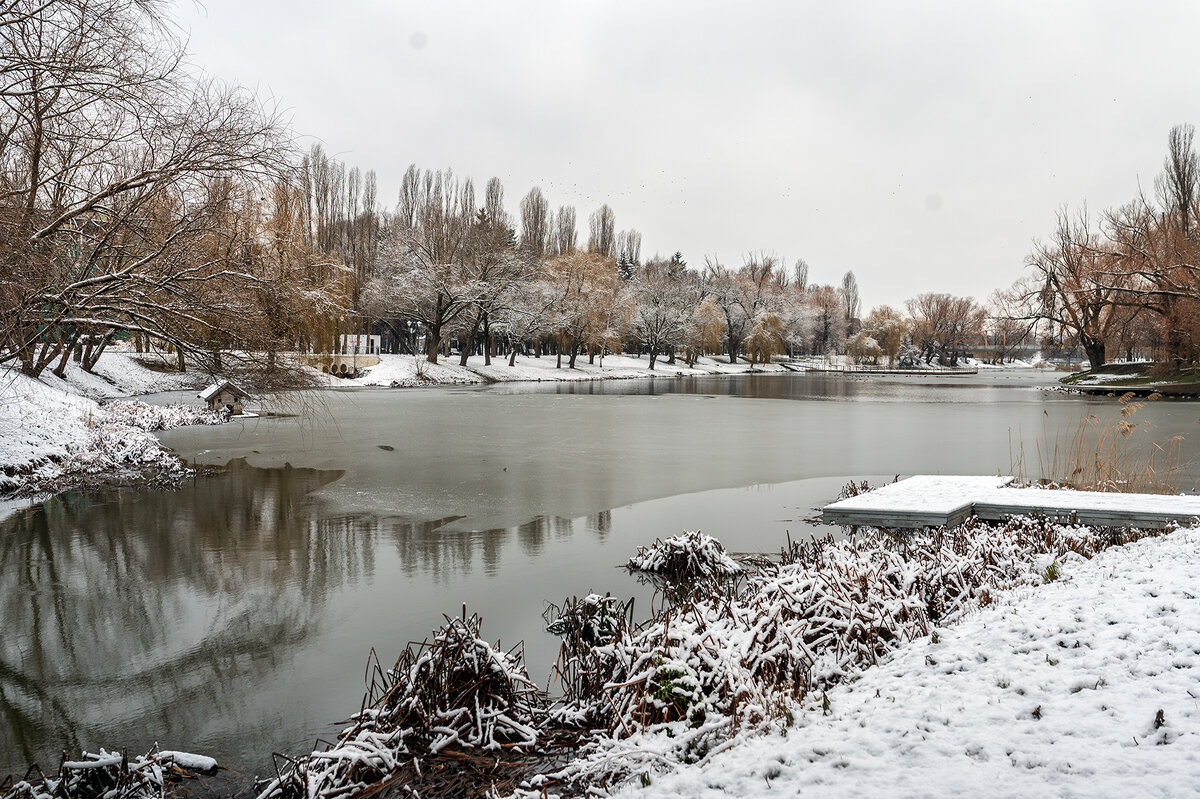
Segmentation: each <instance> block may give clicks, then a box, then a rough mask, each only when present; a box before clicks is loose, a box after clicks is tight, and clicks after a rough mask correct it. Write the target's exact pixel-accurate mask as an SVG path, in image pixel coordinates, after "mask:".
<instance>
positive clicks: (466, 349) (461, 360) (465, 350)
mask: <svg viewBox="0 0 1200 799" xmlns="http://www.w3.org/2000/svg"><path fill="white" fill-rule="evenodd" d="M481 322H482V318H481V316H476V317H475V324H473V325H471V332H470V334H469V335H468V336H467V340H466V341H465V342H463V344H462V352H460V353H459V356H458V365H459V366H466V365H467V358H468V357H470V355H471V350H473V349H475V337H476V336H478V335H479V325H480V323H481Z"/></svg>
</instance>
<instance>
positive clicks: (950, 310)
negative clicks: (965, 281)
mask: <svg viewBox="0 0 1200 799" xmlns="http://www.w3.org/2000/svg"><path fill="white" fill-rule="evenodd" d="M905 305H906V306H907V307H908V313H909V315H910V316H911V317H912V327H911V331H912V338H913V344H914V345H915V346H916V347H918V348H919V349H920V350H921V353H922V357H923V358H924V360H925V362H926V363H932V362H933V360H934V359H935V358H936V359H937V360H938V362H939V363H941V364H943V365H946V366H957V365H958V359H959V357H961V355H962V354H963V352H964V351H965V349H966V346H967V343H968V342H969V341H970V340H971V339H973V338H975V337H977V336H978V335H979V333H980V331H981V330H982V327H983V320H984V311H983V309H982V308H980V307H979V305H978V303H976V302H975V300H974V299H973V298H971V297H954V296H952V295H950V294H940V293H934V292H926V293H924V294H918V295H917V296H916V297H913V298H912V299H909V300H906V301H905Z"/></svg>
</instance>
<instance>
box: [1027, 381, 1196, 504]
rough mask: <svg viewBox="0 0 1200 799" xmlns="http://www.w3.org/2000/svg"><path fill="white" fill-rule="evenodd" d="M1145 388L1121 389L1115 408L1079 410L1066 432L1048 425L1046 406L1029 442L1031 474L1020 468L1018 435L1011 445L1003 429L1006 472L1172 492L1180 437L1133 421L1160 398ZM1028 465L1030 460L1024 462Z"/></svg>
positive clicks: (1048, 480) (1057, 483)
mask: <svg viewBox="0 0 1200 799" xmlns="http://www.w3.org/2000/svg"><path fill="white" fill-rule="evenodd" d="M1160 396H1161V395H1159V394H1151V395H1150V396H1149V397H1147V398H1146V399H1145V400H1136V399H1135V398H1134V395H1133V394H1132V393H1126V394H1124V395H1122V396H1121V397H1120V398H1119V400H1118V403H1119V404H1118V406H1117V407H1116V409H1115V410H1116V412H1115V413H1111V412H1110V413H1105V414H1104V415H1101V412H1095V413H1093V412H1091V409H1090V408H1089V410H1087V411H1085V412H1084V413H1083V414H1082V415H1081V416H1080V419H1079V422H1078V423H1077V424H1076V425H1075V427H1074V429H1072V430H1070V431H1068V432H1067V433H1061V432H1055V433H1054V434H1053V435H1051V433H1050V430H1049V428H1048V421H1047V420H1048V418H1049V412H1048V411H1043V412H1042V413H1043V418H1042V435H1041V438H1039V439H1037V440H1036V441H1035V442H1034V457H1035V459H1036V466H1037V474H1036V477H1033V476H1030V475H1028V474H1027V473H1026V468H1027V457H1026V451H1025V442H1024V439H1022V440H1021V441H1019V442H1018V443H1017V445H1016V449H1015V450H1014V445H1013V440H1012V433H1011V431H1010V432H1009V469H1010V473H1011V474H1012V475H1013V476H1014V477H1016V478H1017V479H1018V480H1020V481H1022V482H1030V481H1036V482H1038V483H1040V484H1042V485H1045V486H1048V487H1051V488H1074V489H1079V490H1085V491H1106V492H1120V493H1143V494H1177V493H1179V482H1180V478H1181V476H1182V474H1183V473H1184V470H1185V469H1186V467H1187V466H1189V465H1190V464H1189V463H1186V462H1184V461H1183V460H1182V446H1181V445H1182V442H1183V440H1184V437H1183V436H1182V435H1179V434H1176V435H1172V436H1170V437H1169V438H1167V439H1166V440H1165V441H1161V440H1158V439H1156V438H1154V436H1153V434H1152V430H1151V425H1150V423H1149V422H1148V421H1137V420H1136V416H1137V414H1138V412H1139V411H1140V410H1141V409H1142V408H1144V407H1145V406H1146V404H1147V403H1149V402H1154V401H1156V400H1158V399H1159V398H1160ZM1029 465H1032V464H1029Z"/></svg>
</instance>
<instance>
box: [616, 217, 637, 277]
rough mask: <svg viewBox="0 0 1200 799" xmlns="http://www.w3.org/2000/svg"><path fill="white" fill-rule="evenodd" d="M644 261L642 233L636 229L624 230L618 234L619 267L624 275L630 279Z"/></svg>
mask: <svg viewBox="0 0 1200 799" xmlns="http://www.w3.org/2000/svg"><path fill="white" fill-rule="evenodd" d="M641 261H642V234H641V233H639V232H638V231H636V230H632V229H630V230H622V231H621V232H620V233H618V234H617V267H618V268H619V269H620V270H621V273H622V277H624V278H626V279H629V278H630V277H632V276H633V272H634V270H635V269H636V268H637V266H638V265H639V264H640V263H641Z"/></svg>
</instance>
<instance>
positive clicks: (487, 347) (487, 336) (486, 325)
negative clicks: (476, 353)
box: [483, 313, 492, 366]
mask: <svg viewBox="0 0 1200 799" xmlns="http://www.w3.org/2000/svg"><path fill="white" fill-rule="evenodd" d="M483 365H484V366H491V365H492V326H491V320H490V319H488V315H487V313H484V315H483Z"/></svg>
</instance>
